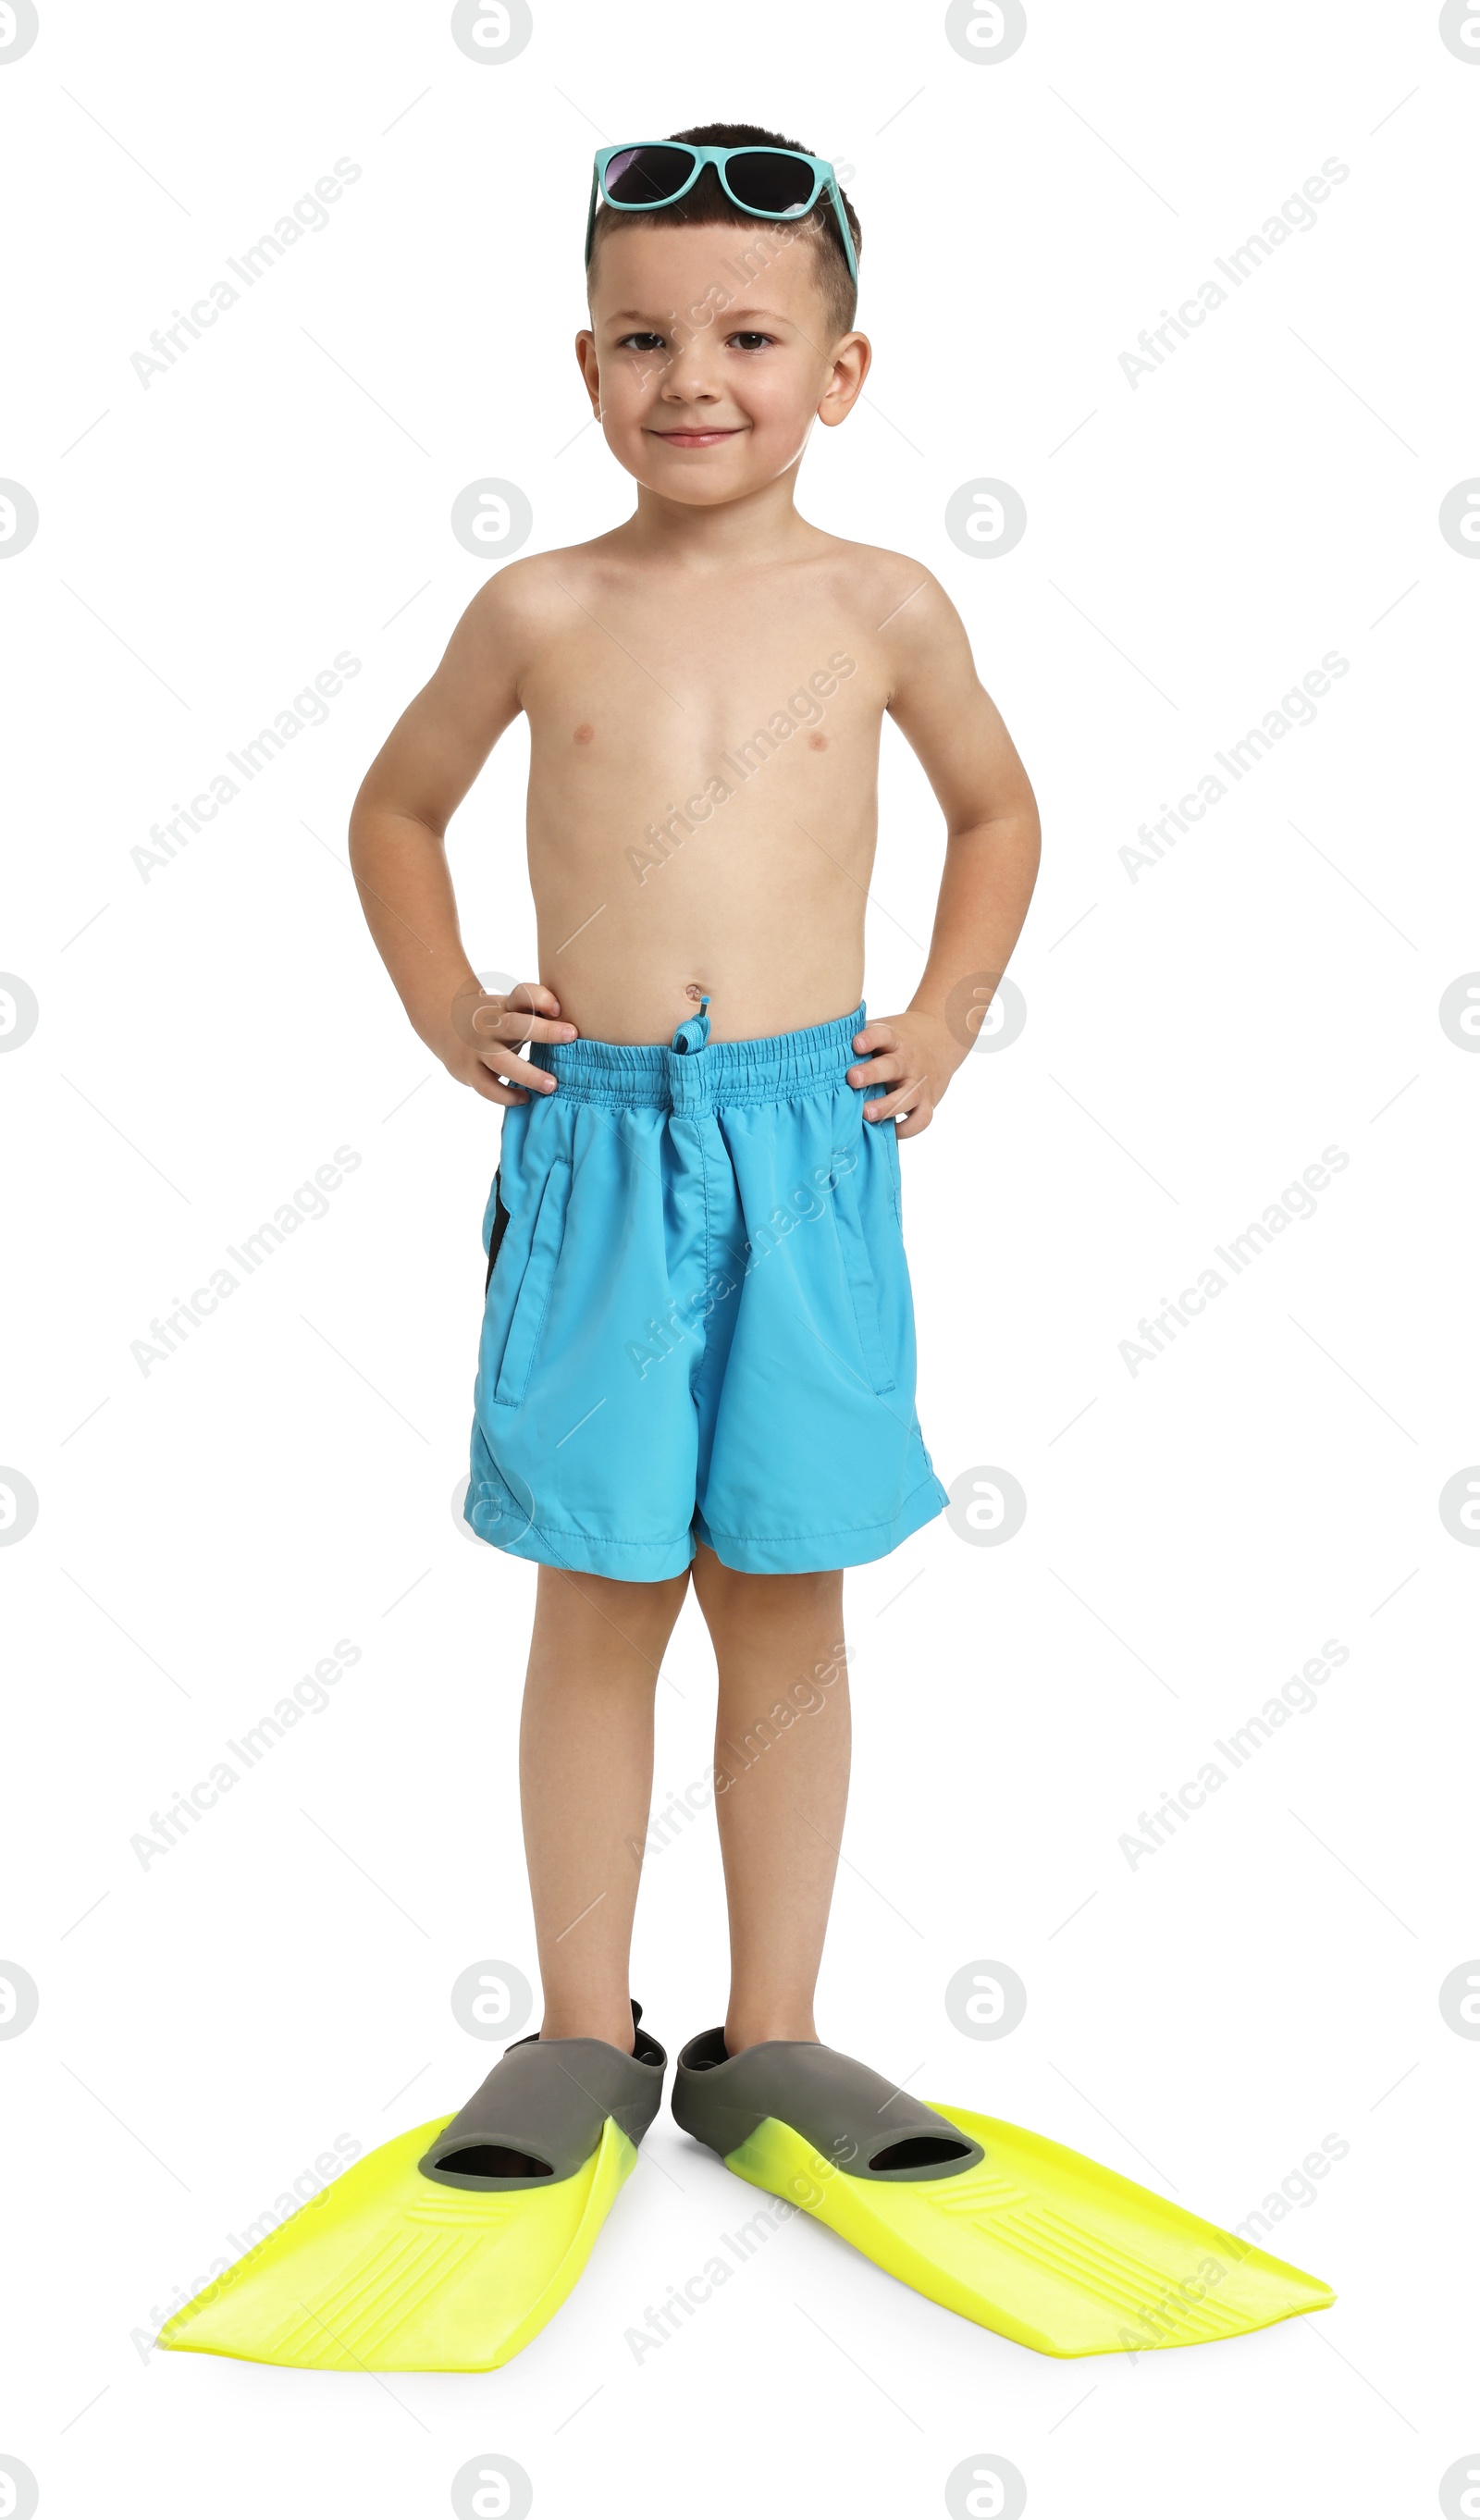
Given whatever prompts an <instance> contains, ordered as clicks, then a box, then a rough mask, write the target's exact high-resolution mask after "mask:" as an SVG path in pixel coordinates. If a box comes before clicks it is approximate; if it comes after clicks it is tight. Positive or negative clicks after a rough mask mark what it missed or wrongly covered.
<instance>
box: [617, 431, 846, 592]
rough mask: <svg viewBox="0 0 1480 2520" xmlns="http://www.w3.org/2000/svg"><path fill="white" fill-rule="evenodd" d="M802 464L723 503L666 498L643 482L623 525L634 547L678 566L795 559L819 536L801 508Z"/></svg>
mask: <svg viewBox="0 0 1480 2520" xmlns="http://www.w3.org/2000/svg"><path fill="white" fill-rule="evenodd" d="M799 461H800V459H799V458H798V463H799ZM797 469H798V467H797V464H793V465H791V466H790V467H789V469H788V470H787V471H786V472H784V473H783V474H782V475H781V477H780V479H779V480H776V481H768V482H767V483H766V484H765V486H764V487H763V488H762V489H759V490H754V491H751V492H749V493H748V494H747V495H746V496H745V497H744V498H741V499H727V500H725V501H724V503H723V504H722V505H721V506H719V507H695V506H691V505H689V504H688V503H686V502H685V501H683V500H680V499H665V498H664V497H663V496H662V495H661V494H660V493H659V492H658V491H655V490H650V489H648V488H647V486H646V485H645V484H644V483H642V482H639V484H638V492H637V507H636V510H635V512H634V514H633V515H632V516H631V517H629V519H628V521H627V523H626V524H625V525H622V526H620V527H619V528H618V531H619V532H620V534H621V536H622V539H623V541H624V542H625V543H626V545H627V547H628V549H629V550H630V551H633V552H635V553H641V554H642V556H643V557H644V558H645V559H646V560H649V561H657V562H664V561H666V562H670V563H671V564H672V565H674V566H676V567H684V566H693V567H695V568H700V569H702V568H721V567H731V566H734V565H735V564H737V563H747V562H757V561H776V560H794V559H796V558H797V556H798V554H799V553H800V552H801V551H802V550H803V549H805V547H806V546H807V545H808V544H810V543H814V542H816V541H817V540H818V539H819V535H818V528H817V527H816V525H809V524H808V522H807V520H806V518H805V517H800V516H798V515H797V512H796V496H795V493H796V474H797Z"/></svg>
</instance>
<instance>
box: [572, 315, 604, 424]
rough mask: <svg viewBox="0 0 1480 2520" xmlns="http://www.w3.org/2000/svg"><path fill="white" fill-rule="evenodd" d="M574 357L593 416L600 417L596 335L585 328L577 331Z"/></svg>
mask: <svg viewBox="0 0 1480 2520" xmlns="http://www.w3.org/2000/svg"><path fill="white" fill-rule="evenodd" d="M575 357H576V365H577V366H578V367H579V369H580V372H581V381H582V382H583V383H584V385H585V387H586V391H587V392H588V393H589V395H590V396H591V409H592V413H593V416H594V417H596V418H597V419H600V417H601V409H602V380H601V371H600V369H599V368H598V365H597V356H596V335H595V334H594V333H592V332H588V331H585V330H582V331H581V332H579V333H577V335H576V337H575Z"/></svg>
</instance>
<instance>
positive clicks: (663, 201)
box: [586, 140, 858, 289]
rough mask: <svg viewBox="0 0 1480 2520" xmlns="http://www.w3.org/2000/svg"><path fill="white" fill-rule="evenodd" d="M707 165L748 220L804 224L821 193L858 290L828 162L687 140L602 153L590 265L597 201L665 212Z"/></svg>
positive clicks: (594, 190)
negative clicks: (697, 144)
mask: <svg viewBox="0 0 1480 2520" xmlns="http://www.w3.org/2000/svg"><path fill="white" fill-rule="evenodd" d="M706 166H712V167H713V168H714V171H715V173H716V174H717V175H718V177H719V180H720V183H721V185H722V186H723V187H724V190H725V192H726V193H727V194H728V196H729V198H730V200H731V201H732V202H733V203H735V206H736V208H737V209H738V210H743V211H744V213H745V215H746V217H747V218H752V219H800V218H805V216H806V214H807V212H808V211H809V210H810V209H811V208H812V207H813V205H814V203H816V202H817V200H818V199H819V197H820V195H822V194H823V193H826V194H827V196H828V199H829V201H830V203H831V204H832V208H833V212H834V215H835V216H836V219H837V232H838V235H839V236H840V237H841V239H842V244H843V252H844V253H845V254H846V256H847V259H848V271H849V275H850V277H851V279H852V282H853V286H854V288H855V289H856V288H857V287H858V260H857V257H856V255H855V253H854V251H853V237H852V233H851V231H850V229H849V226H848V218H847V212H846V211H845V210H844V208H843V199H842V195H841V193H840V192H839V191H838V188H837V177H836V176H835V175H834V173H833V171H832V168H831V166H830V164H829V162H828V160H827V158H808V157H807V156H806V155H805V154H804V152H803V151H802V150H800V149H699V148H695V147H694V146H693V145H692V144H691V143H690V142H689V141H687V140H638V141H628V142H627V143H625V144H624V145H623V146H622V147H621V148H617V149H599V150H598V151H597V153H596V166H595V170H594V172H593V174H592V178H591V207H590V210H589V211H588V213H587V217H586V260H587V263H588V264H589V263H590V260H591V248H592V242H593V239H594V237H595V234H596V212H597V203H598V202H599V201H600V202H603V203H605V206H606V208H607V209H608V210H661V209H665V208H666V207H667V205H668V203H670V202H681V201H682V200H683V198H684V195H685V194H686V193H687V192H689V191H690V190H691V189H692V188H693V186H694V185H695V184H696V183H697V181H698V179H699V176H700V175H701V174H702V173H703V170H704V168H705V167H706Z"/></svg>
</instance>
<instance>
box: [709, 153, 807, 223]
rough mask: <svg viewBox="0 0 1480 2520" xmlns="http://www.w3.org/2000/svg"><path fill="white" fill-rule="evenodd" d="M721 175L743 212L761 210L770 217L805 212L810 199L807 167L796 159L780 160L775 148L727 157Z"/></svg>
mask: <svg viewBox="0 0 1480 2520" xmlns="http://www.w3.org/2000/svg"><path fill="white" fill-rule="evenodd" d="M725 172H726V174H727V176H728V177H729V181H730V190H731V192H732V193H733V194H734V195H735V197H736V199H737V201H740V202H743V203H744V205H745V207H746V209H747V210H765V211H768V212H769V213H770V215H771V216H772V217H773V218H774V217H776V216H777V215H778V214H779V213H780V214H785V212H786V211H787V210H801V209H805V207H806V205H807V203H809V202H810V201H811V199H812V188H813V175H812V169H811V167H810V166H804V165H803V164H802V162H801V159H800V158H784V157H783V156H782V155H781V153H780V151H779V150H776V149H747V150H745V151H744V152H743V154H742V155H741V156H740V157H739V158H731V160H730V163H729V165H728V166H727V167H726V169H725Z"/></svg>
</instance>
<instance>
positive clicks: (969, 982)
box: [848, 563, 1039, 1138]
mask: <svg viewBox="0 0 1480 2520" xmlns="http://www.w3.org/2000/svg"><path fill="white" fill-rule="evenodd" d="M911 576H912V578H913V579H914V580H915V581H916V586H917V591H916V592H915V593H914V594H913V595H912V596H910V597H909V598H908V600H907V601H905V602H904V603H903V604H902V605H901V606H900V608H899V610H898V612H897V613H896V615H895V617H894V619H893V620H892V621H890V622H889V624H888V627H887V629H886V631H885V634H884V636H885V641H886V644H887V647H888V650H889V652H890V653H891V655H892V657H893V659H894V679H893V686H892V689H891V691H890V694H889V698H888V701H887V703H886V705H887V707H888V711H889V714H890V716H891V717H892V718H893V720H894V723H895V725H896V726H897V727H898V728H899V730H900V733H901V734H902V735H903V736H904V737H905V740H906V742H908V743H909V744H910V746H911V748H912V750H913V751H914V752H915V753H916V754H917V755H918V757H919V763H920V766H921V768H922V769H923V771H924V773H925V776H926V778H927V779H928V780H929V782H930V785H931V787H933V789H934V790H935V795H936V798H937V800H938V802H939V805H940V808H941V811H942V813H943V814H944V815H945V818H946V863H945V870H944V873H943V874H942V877H941V883H940V895H939V898H938V900H937V903H936V908H935V926H934V930H933V933H932V936H931V940H930V953H929V959H928V961H927V962H926V964H925V967H924V970H923V972H922V974H921V976H920V981H919V987H918V988H917V990H916V992H915V995H914V997H913V998H912V999H911V1001H910V1006H909V1009H908V1012H906V1013H904V1014H902V1015H891V1016H887V1017H884V1018H881V1019H880V1020H879V1021H878V1022H877V1023H872V1022H871V1023H869V1024H868V1025H866V1026H865V1028H864V1030H863V1031H862V1032H860V1033H858V1034H857V1035H856V1036H855V1044H854V1046H855V1048H857V1049H861V1050H864V1051H866V1052H870V1053H872V1054H873V1056H872V1057H869V1058H867V1059H866V1060H864V1061H863V1062H862V1063H861V1064H860V1065H858V1066H857V1067H854V1068H850V1070H849V1072H848V1076H849V1083H850V1084H853V1085H864V1086H871V1087H872V1086H874V1085H875V1084H884V1085H887V1086H888V1087H889V1089H890V1090H889V1091H888V1093H886V1094H884V1095H881V1096H880V1097H879V1098H878V1099H877V1100H876V1101H875V1102H866V1103H865V1105H864V1114H865V1117H866V1118H867V1119H870V1120H880V1119H894V1118H896V1117H897V1118H898V1134H899V1136H900V1137H902V1138H913V1137H916V1136H918V1135H919V1131H920V1130H921V1129H925V1128H928V1127H929V1124H930V1119H931V1116H932V1113H933V1110H934V1106H935V1104H936V1103H937V1102H939V1101H940V1098H941V1096H942V1094H943V1093H944V1092H945V1090H946V1087H947V1086H948V1085H949V1083H950V1081H951V1078H952V1077H953V1076H954V1075H955V1073H956V1070H957V1068H958V1067H960V1065H961V1063H962V1061H963V1059H964V1058H965V1057H966V1056H967V1053H968V1052H969V1051H970V1050H971V1048H972V1046H973V1044H974V1042H975V1038H976V1033H977V1030H978V1028H979V1026H980V1023H981V1018H982V1015H983V1014H984V1013H985V1012H986V1009H987V1007H988V1005H989V1004H990V1001H991V997H992V992H993V990H994V989H995V988H996V986H997V983H998V981H999V980H1000V979H1001V977H1002V975H1003V972H1004V971H1005V970H1006V969H1007V967H1008V958H1009V955H1010V954H1011V951H1012V948H1013V946H1014V945H1015V944H1016V942H1017V937H1018V931H1019V929H1020V928H1021V926H1022V922H1023V921H1024V919H1025V918H1026V917H1027V911H1028V903H1029V901H1030V900H1031V899H1032V896H1033V884H1034V879H1035V877H1036V876H1037V873H1038V842H1039V827H1038V807H1037V805H1036V803H1035V802H1034V797H1033V790H1032V788H1031V787H1029V785H1028V775H1027V772H1026V771H1025V770H1024V768H1023V766H1022V763H1021V762H1020V761H1019V759H1018V757H1017V753H1016V750H1015V748H1014V746H1013V743H1012V739H1011V737H1010V736H1009V733H1008V730H1007V728H1006V727H1005V726H1004V724H1003V722H1002V719H1001V718H1000V716H999V715H998V713H997V710H996V708H995V706H994V704H993V702H992V700H991V699H990V698H989V697H988V696H987V694H986V693H985V692H984V691H983V689H982V687H981V684H980V683H979V682H978V681H977V679H976V668H975V666H974V664H973V663H972V661H971V650H970V646H969V643H968V641H967V639H966V634H965V631H964V628H963V626H962V621H961V616H960V614H959V613H958V612H957V610H956V607H955V606H954V605H953V604H952V602H951V601H950V598H949V597H948V596H947V595H946V593H945V591H944V589H943V588H942V587H940V586H939V585H937V583H936V581H935V579H934V578H933V577H931V576H930V575H929V573H928V571H926V570H923V569H921V568H919V566H918V565H916V564H913V563H912V566H911Z"/></svg>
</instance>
